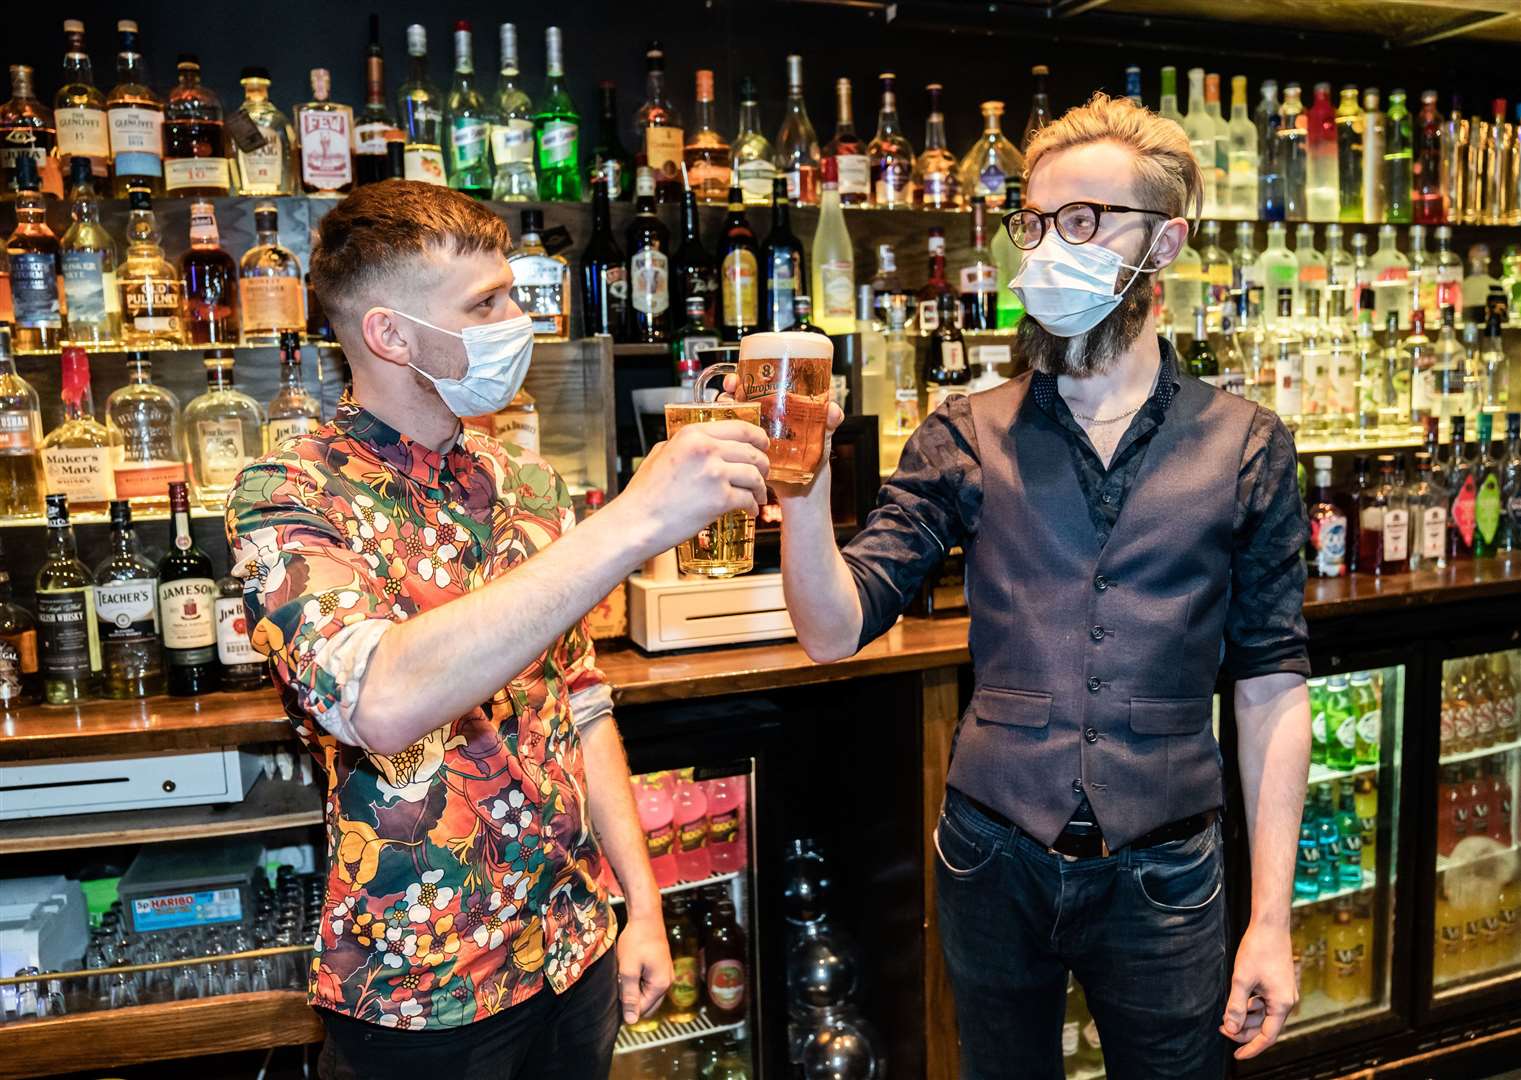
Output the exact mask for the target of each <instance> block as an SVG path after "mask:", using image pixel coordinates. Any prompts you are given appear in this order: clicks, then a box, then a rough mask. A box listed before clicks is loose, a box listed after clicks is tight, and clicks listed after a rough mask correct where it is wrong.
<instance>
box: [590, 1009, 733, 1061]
mask: <svg viewBox="0 0 1521 1080" xmlns="http://www.w3.org/2000/svg"><path fill="white" fill-rule="evenodd" d="M743 1026H744V1021H743V1020H736V1021H735V1022H733V1023H719V1022H717V1021H715V1020H713V1019H712V1018H710V1017H709V1016H708V1014H707V1013H705V1012H699V1013H698V1014H697V1017H696V1019H694V1020H689V1021H687V1022H686V1023H684V1024H673V1023H672V1022H671V1021H669V1020H662V1021H661V1022H660V1026H659V1027H656V1028H653V1029H652V1030H650V1031H634V1030H633V1029H632V1028H628V1027H624V1028H622V1029H620V1030H619V1032H618V1041H617V1042H616V1043H614V1044H613V1053H615V1054H629V1053H632V1052H634V1051H635V1050H649V1049H652V1048H653V1047H656V1046H669V1045H670V1044H672V1043H679V1042H686V1041H687V1040H689V1039H701V1038H703V1037H704V1036H706V1035H720V1034H722V1033H723V1032H725V1031H734V1030H735V1029H737V1028H740V1027H743Z"/></svg>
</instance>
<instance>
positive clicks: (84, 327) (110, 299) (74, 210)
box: [58, 157, 121, 345]
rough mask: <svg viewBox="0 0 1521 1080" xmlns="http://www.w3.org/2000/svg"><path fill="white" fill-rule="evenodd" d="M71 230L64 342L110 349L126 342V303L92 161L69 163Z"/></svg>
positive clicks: (65, 254)
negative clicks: (123, 324)
mask: <svg viewBox="0 0 1521 1080" xmlns="http://www.w3.org/2000/svg"><path fill="white" fill-rule="evenodd" d="M70 174H71V179H70V188H69V217H70V219H71V224H70V225H69V231H68V232H66V233H64V234H63V242H62V245H61V248H60V252H59V259H58V262H59V271H60V273H61V274H62V277H63V299H64V304H63V307H64V313H65V318H66V325H65V327H64V333H63V338H64V340H65V341H70V342H75V343H77V344H88V345H110V344H114V343H115V342H117V341H119V340H120V338H121V298H120V296H118V295H117V292H116V241H114V240H113V239H112V238H111V234H110V233H109V232H107V231H106V229H105V227H104V226H103V225H101V223H100V200H99V199H97V198H96V195H95V177H94V175H93V174H92V173H91V172H90V159H89V158H87V157H75V158H72V159H71V160H70Z"/></svg>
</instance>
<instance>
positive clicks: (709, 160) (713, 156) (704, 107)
mask: <svg viewBox="0 0 1521 1080" xmlns="http://www.w3.org/2000/svg"><path fill="white" fill-rule="evenodd" d="M716 119H717V116H716V113H715V110H714V106H713V72H712V71H710V70H708V69H706V68H704V69H703V70H701V71H699V72H698V73H697V115H696V117H695V118H694V127H695V129H696V130H694V131H692V132H691V133H690V134H689V135H688V137H687V144H686V146H685V147H683V149H682V155H683V159H684V160H685V162H686V177H687V185H688V188H687V190H689V191H691V192H692V193H693V194H695V195H696V196H697V198H698V200H700V201H701V202H705V203H721V202H723V201H724V200H725V199H727V198H728V195H729V174H730V164H729V161H730V153H729V144H728V142H727V141H725V139H724V137H723V136H722V135H720V134H719V133H718V129H717V127H716V126H715V120H716Z"/></svg>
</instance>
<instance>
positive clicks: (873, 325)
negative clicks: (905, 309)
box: [855, 282, 893, 442]
mask: <svg viewBox="0 0 1521 1080" xmlns="http://www.w3.org/2000/svg"><path fill="white" fill-rule="evenodd" d="M855 330H856V333H858V334H860V335H861V410H860V411H861V412H862V413H863V414H865V415H867V416H874V417H876V418H877V438H878V440H879V442H880V440H881V439H882V437H883V435H884V434H885V432H886V430H887V425H888V422H889V421H890V420H891V419H892V415H893V385H892V380H891V379H889V378H888V371H887V334H886V330H887V328H886V327H885V326H883V325H882V324H881V323H880V322H878V321H877V320H876V318H875V317H874V316H873V314H872V294H871V285H870V284H869V283H866V282H863V283H862V284H861V285H859V286H857V287H856V327H855Z"/></svg>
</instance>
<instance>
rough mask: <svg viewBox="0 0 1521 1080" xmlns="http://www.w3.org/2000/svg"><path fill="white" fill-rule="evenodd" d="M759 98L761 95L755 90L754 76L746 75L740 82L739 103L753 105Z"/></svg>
mask: <svg viewBox="0 0 1521 1080" xmlns="http://www.w3.org/2000/svg"><path fill="white" fill-rule="evenodd" d="M759 97H760V93H759V91H757V90H756V88H755V78H754V76H751V75H746V76H744V77H743V78H741V79H740V80H739V103H740V104H741V105H752V104H754V103H755V101H756V100H757V99H758V98H759Z"/></svg>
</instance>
